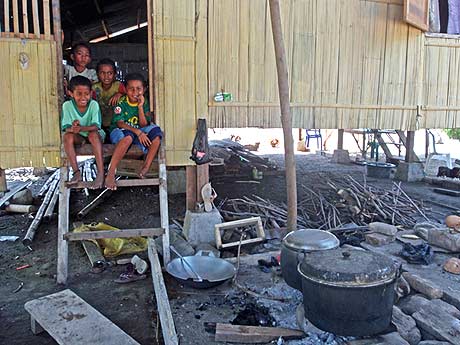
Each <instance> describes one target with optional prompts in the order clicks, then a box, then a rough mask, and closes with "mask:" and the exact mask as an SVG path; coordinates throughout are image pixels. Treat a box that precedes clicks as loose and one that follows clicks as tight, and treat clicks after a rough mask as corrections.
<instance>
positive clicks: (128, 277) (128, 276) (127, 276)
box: [114, 264, 147, 284]
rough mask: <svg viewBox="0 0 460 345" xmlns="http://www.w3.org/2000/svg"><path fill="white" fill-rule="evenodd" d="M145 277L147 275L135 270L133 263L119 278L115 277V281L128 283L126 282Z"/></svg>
mask: <svg viewBox="0 0 460 345" xmlns="http://www.w3.org/2000/svg"><path fill="white" fill-rule="evenodd" d="M145 278H147V275H145V274H138V273H137V272H135V271H134V266H133V264H128V268H127V270H126V272H123V273H122V274H120V276H119V277H118V278H117V279H115V280H114V282H115V283H118V284H126V283H131V282H135V281H138V280H143V279H145Z"/></svg>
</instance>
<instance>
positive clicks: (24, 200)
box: [9, 188, 34, 205]
mask: <svg viewBox="0 0 460 345" xmlns="http://www.w3.org/2000/svg"><path fill="white" fill-rule="evenodd" d="M9 201H10V203H11V204H19V205H31V204H32V203H33V201H34V198H33V196H32V192H31V191H30V189H27V188H26V189H23V190H21V191H19V192H17V193H16V194H15V195H13V197H12V198H11V199H10V200H9Z"/></svg>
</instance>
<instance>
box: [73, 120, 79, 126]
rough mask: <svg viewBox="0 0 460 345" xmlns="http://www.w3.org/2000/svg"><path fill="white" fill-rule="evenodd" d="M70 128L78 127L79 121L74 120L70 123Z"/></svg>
mask: <svg viewBox="0 0 460 345" xmlns="http://www.w3.org/2000/svg"><path fill="white" fill-rule="evenodd" d="M72 126H80V121H79V120H74V121H73V122H72Z"/></svg>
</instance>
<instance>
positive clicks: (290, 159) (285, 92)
mask: <svg viewBox="0 0 460 345" xmlns="http://www.w3.org/2000/svg"><path fill="white" fill-rule="evenodd" d="M270 15H271V22H272V31H273V43H274V45H275V56H276V70H277V74H278V92H279V97H280V106H281V123H282V125H283V134H284V161H285V166H286V190H287V204H288V216H287V228H288V230H290V231H293V230H297V186H296V172H295V157H294V138H293V137H292V117H291V108H290V104H289V80H288V69H287V62H286V51H285V48H284V39H283V32H282V28H281V13H280V5H279V0H270Z"/></svg>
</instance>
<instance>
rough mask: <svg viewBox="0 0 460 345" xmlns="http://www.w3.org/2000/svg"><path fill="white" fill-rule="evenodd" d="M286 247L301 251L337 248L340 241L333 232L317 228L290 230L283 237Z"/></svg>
mask: <svg viewBox="0 0 460 345" xmlns="http://www.w3.org/2000/svg"><path fill="white" fill-rule="evenodd" d="M283 243H284V245H285V246H286V247H288V248H291V249H294V250H296V251H301V252H309V251H316V250H326V249H333V248H337V247H338V246H339V244H340V241H339V239H338V238H337V237H335V235H334V234H332V233H330V232H328V231H324V230H317V229H301V230H296V231H292V232H290V233H289V234H287V235H286V236H285V237H284V238H283Z"/></svg>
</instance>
